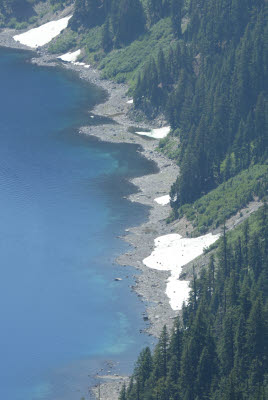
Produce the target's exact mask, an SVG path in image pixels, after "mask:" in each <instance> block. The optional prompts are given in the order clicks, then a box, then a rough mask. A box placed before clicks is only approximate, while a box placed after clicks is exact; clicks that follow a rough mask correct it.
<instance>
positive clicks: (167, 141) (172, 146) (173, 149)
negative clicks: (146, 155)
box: [157, 135, 180, 160]
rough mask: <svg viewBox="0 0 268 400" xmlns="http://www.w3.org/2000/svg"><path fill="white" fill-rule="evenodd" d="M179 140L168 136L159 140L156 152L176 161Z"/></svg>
mask: <svg viewBox="0 0 268 400" xmlns="http://www.w3.org/2000/svg"><path fill="white" fill-rule="evenodd" d="M178 145H179V138H178V137H176V136H171V135H168V136H166V137H165V138H164V139H160V140H159V144H158V148H157V151H159V152H160V153H163V154H164V155H165V156H167V157H168V158H170V159H171V160H178V157H179V152H180V150H179V147H178Z"/></svg>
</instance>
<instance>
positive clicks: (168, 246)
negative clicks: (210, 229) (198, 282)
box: [143, 233, 220, 310]
mask: <svg viewBox="0 0 268 400" xmlns="http://www.w3.org/2000/svg"><path fill="white" fill-rule="evenodd" d="M219 237H220V235H212V234H211V233H208V234H207V235H204V236H199V237H197V238H182V236H181V235H179V234H177V233H174V234H170V235H165V236H160V237H158V238H156V239H155V249H154V251H153V252H152V254H151V255H150V256H149V257H147V258H145V259H144V260H143V263H144V264H145V265H146V266H147V267H149V268H153V269H158V270H160V271H170V272H171V276H170V277H169V279H168V282H167V288H166V294H167V296H168V297H169V299H170V301H169V302H170V306H171V307H172V309H173V310H181V308H182V304H183V302H184V301H187V299H188V296H189V292H190V289H189V286H188V284H189V282H188V281H180V280H179V276H180V273H181V270H182V267H183V265H185V264H187V263H188V262H190V261H192V260H194V259H195V258H196V257H198V256H200V255H201V254H202V253H203V249H204V247H208V246H210V245H211V244H213V243H214V242H216V240H218V239H219Z"/></svg>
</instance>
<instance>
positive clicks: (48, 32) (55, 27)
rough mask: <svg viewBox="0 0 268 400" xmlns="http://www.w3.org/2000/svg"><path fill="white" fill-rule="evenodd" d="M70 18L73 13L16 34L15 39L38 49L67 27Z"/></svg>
mask: <svg viewBox="0 0 268 400" xmlns="http://www.w3.org/2000/svg"><path fill="white" fill-rule="evenodd" d="M70 18H72V15H70V16H69V17H65V18H61V19H59V20H58V21H51V22H47V23H46V24H44V25H41V26H39V27H38V28H33V29H30V30H29V31H27V32H24V33H21V34H20V35H15V36H14V38H13V39H14V40H16V42H20V43H21V44H24V45H25V46H28V47H31V48H33V49H36V48H37V47H39V46H44V45H45V44H47V43H49V42H50V41H51V40H52V39H54V38H55V37H56V36H58V35H59V34H60V33H61V32H62V31H63V30H64V29H65V28H67V26H68V22H69V19H70Z"/></svg>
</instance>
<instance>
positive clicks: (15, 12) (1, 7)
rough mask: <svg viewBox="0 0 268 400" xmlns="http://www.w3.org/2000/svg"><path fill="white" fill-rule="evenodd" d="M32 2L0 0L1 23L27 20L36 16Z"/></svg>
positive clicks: (25, 0)
mask: <svg viewBox="0 0 268 400" xmlns="http://www.w3.org/2000/svg"><path fill="white" fill-rule="evenodd" d="M34 15H35V13H34V10H33V6H32V2H31V1H29V0H1V1H0V25H1V24H4V23H5V24H6V23H8V22H10V20H11V19H13V20H14V21H19V22H22V21H27V20H28V19H29V18H30V17H32V16H34Z"/></svg>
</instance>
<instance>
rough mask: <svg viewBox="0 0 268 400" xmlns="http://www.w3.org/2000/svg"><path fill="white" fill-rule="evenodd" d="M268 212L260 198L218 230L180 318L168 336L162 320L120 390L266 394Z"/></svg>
mask: <svg viewBox="0 0 268 400" xmlns="http://www.w3.org/2000/svg"><path fill="white" fill-rule="evenodd" d="M267 212H268V210H267V206H266V205H265V206H264V207H262V209H261V210H259V211H258V213H257V214H256V215H254V216H253V217H251V218H250V219H249V221H250V222H249V223H248V222H247V223H244V226H242V227H240V228H239V229H238V230H237V232H236V231H234V232H233V233H232V234H226V232H224V234H223V237H222V239H221V244H220V246H219V248H218V251H217V253H216V258H215V259H214V258H213V257H212V258H211V260H210V263H209V265H208V267H207V268H205V269H204V270H203V271H202V273H201V275H200V277H199V278H196V277H195V279H194V281H193V283H192V292H191V294H190V297H189V302H188V305H187V306H184V309H183V316H182V320H183V324H182V325H181V324H180V321H179V319H177V320H176V321H175V324H174V328H173V331H172V332H171V335H170V336H169V335H168V333H167V331H166V328H165V327H164V329H163V331H162V334H161V336H160V339H159V342H158V344H157V345H156V347H155V350H154V353H153V355H152V356H151V353H150V350H149V349H148V348H147V349H145V350H144V351H143V352H142V353H141V355H140V357H139V360H138V363H137V367H136V369H135V372H134V375H133V378H132V381H131V386H130V388H129V389H128V390H127V391H126V396H125V389H124V388H123V391H122V394H121V396H125V397H122V398H124V399H126V400H137V399H139V400H149V399H150V400H159V399H161V400H162V399H163V400H186V399H187V400H223V399H225V400H231V399H234V400H255V399H260V400H264V399H265V398H266V394H267V374H268V358H267V351H268V348H267V347H268V340H267V339H268V338H267V334H268V318H267V306H268V291H267V284H268V271H267V249H266V237H265V235H266V233H265V231H266V230H267V225H266V224H265V221H267V217H268V214H267ZM234 233H235V234H236V236H234ZM256 233H257V235H256ZM234 237H235V239H234ZM246 254H249V257H248V258H247V255H246ZM250 254H251V255H250ZM256 265H258V273H256Z"/></svg>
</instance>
